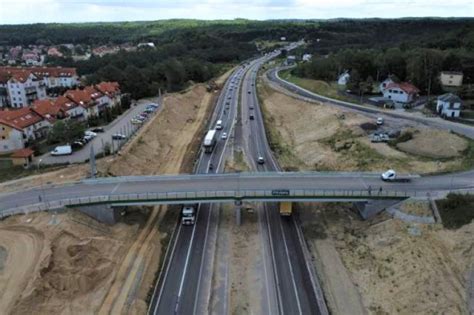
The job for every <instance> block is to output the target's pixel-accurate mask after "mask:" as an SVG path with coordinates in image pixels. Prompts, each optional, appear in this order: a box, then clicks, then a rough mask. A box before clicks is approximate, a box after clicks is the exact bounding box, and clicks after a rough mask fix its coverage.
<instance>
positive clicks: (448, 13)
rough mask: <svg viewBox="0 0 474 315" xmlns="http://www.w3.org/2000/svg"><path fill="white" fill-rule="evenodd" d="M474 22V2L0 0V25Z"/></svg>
mask: <svg viewBox="0 0 474 315" xmlns="http://www.w3.org/2000/svg"><path fill="white" fill-rule="evenodd" d="M424 16H439V17H460V16H462V17H473V16H474V1H473V0H200V1H195V0H154V1H153V0H137V1H132V0H129V1H123V0H0V24H25V23H47V22H66V23H67V22H95V21H104V22H108V21H143V20H159V19H170V18H190V19H191V18H192V19H234V18H247V19H256V20H266V19H289V18H292V19H293V18H298V19H311V18H316V19H330V18H338V17H347V18H365V17H380V18H397V17H424Z"/></svg>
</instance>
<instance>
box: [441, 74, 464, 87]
mask: <svg viewBox="0 0 474 315" xmlns="http://www.w3.org/2000/svg"><path fill="white" fill-rule="evenodd" d="M462 80H463V74H462V72H456V71H443V72H441V74H440V81H441V84H442V85H443V86H455V87H457V86H461V85H462Z"/></svg>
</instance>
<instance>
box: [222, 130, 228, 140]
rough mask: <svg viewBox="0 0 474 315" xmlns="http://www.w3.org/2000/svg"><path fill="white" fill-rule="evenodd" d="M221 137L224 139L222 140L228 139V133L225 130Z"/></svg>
mask: <svg viewBox="0 0 474 315" xmlns="http://www.w3.org/2000/svg"><path fill="white" fill-rule="evenodd" d="M221 139H222V140H225V139H227V133H226V132H223V133H222V135H221Z"/></svg>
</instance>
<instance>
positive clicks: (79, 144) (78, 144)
mask: <svg viewBox="0 0 474 315" xmlns="http://www.w3.org/2000/svg"><path fill="white" fill-rule="evenodd" d="M83 146H84V143H82V142H81V141H74V142H73V143H71V149H73V150H79V149H82V147H83Z"/></svg>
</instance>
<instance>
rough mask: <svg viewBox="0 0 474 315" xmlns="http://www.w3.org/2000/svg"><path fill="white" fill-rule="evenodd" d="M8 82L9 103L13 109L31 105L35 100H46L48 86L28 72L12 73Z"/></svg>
mask: <svg viewBox="0 0 474 315" xmlns="http://www.w3.org/2000/svg"><path fill="white" fill-rule="evenodd" d="M9 75H10V78H9V79H8V82H7V91H8V101H9V103H10V105H11V106H12V107H15V108H21V107H25V106H29V105H31V104H32V103H33V102H34V101H35V100H37V99H39V100H41V99H45V98H46V86H45V84H44V83H43V81H42V80H39V79H38V78H37V77H36V76H35V75H34V74H33V73H31V72H30V71H27V70H18V71H12V72H10V73H9Z"/></svg>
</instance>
